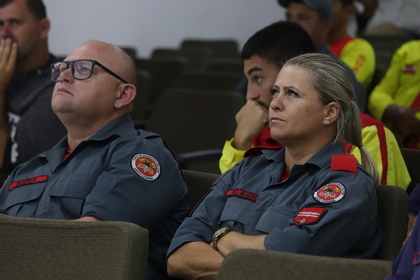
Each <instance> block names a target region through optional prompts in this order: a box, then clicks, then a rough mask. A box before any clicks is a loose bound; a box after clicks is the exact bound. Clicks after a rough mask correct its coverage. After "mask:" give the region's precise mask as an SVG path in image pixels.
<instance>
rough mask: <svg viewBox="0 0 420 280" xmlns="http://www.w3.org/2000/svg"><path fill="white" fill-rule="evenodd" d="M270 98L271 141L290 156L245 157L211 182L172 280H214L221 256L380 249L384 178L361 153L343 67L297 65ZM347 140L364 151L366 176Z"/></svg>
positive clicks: (171, 268) (369, 253)
mask: <svg viewBox="0 0 420 280" xmlns="http://www.w3.org/2000/svg"><path fill="white" fill-rule="evenodd" d="M271 93H272V96H273V99H272V101H271V104H270V109H269V118H268V119H269V126H270V134H271V137H272V138H273V139H274V140H276V141H278V142H279V143H282V144H283V145H284V148H282V149H280V150H276V149H274V150H270V149H265V150H262V151H261V153H260V154H259V155H256V156H252V157H247V158H245V159H243V160H242V161H240V162H239V163H238V164H237V165H235V167H233V168H232V169H230V170H229V171H227V172H226V173H225V174H223V175H222V176H221V177H220V179H218V180H217V181H216V182H215V183H214V185H213V187H212V189H211V191H210V192H209V193H208V194H207V196H206V197H205V198H204V199H203V200H202V202H201V203H200V204H199V205H198V207H196V209H195V211H194V212H193V213H192V214H191V216H190V217H187V218H186V219H185V220H184V221H183V222H182V224H181V226H180V227H179V228H178V230H177V232H176V234H175V236H174V238H173V239H172V242H171V245H170V248H169V250H168V254H167V256H168V273H169V275H171V276H175V277H180V278H183V279H198V278H200V277H203V278H204V277H206V279H214V277H215V275H216V273H217V271H218V269H219V267H220V265H221V263H222V261H223V259H224V257H225V256H226V255H228V254H229V253H230V252H231V251H233V250H236V249H241V248H250V249H267V250H275V251H284V252H294V253H302V254H312V255H321V256H336V257H352V258H371V257H373V256H374V254H375V253H376V251H377V250H378V248H379V245H380V243H381V235H382V234H381V229H380V224H379V217H378V201H377V194H376V188H375V183H377V182H378V180H379V176H378V173H377V170H376V164H375V162H374V161H373V159H372V156H371V155H370V154H369V152H368V151H367V150H366V149H365V148H364V147H363V145H362V136H361V126H360V119H359V117H358V114H359V110H358V108H357V105H356V104H355V102H354V101H353V97H354V91H353V84H352V80H351V77H350V74H349V72H348V70H347V69H346V67H345V66H344V63H342V62H340V61H339V60H337V59H334V58H331V57H330V56H328V55H323V54H318V53H309V54H303V55H300V56H297V57H294V58H292V59H290V60H289V61H287V62H286V63H285V64H284V65H283V67H282V69H281V70H280V73H279V75H278V77H277V79H276V81H275V84H274V86H273V87H272V91H271ZM342 141H345V142H346V143H351V144H353V145H355V146H357V147H358V148H359V149H360V152H361V154H362V159H363V160H362V162H363V164H364V165H365V166H366V169H365V168H364V167H363V166H362V165H360V164H359V163H358V162H357V160H356V158H355V157H354V156H353V155H349V154H346V153H345V150H344V147H343V144H342ZM371 174H372V175H371ZM372 176H373V177H372ZM374 178H375V179H374ZM361 193H363V194H365V195H360V194H361ZM332 236H333V237H334V238H331V237H332Z"/></svg>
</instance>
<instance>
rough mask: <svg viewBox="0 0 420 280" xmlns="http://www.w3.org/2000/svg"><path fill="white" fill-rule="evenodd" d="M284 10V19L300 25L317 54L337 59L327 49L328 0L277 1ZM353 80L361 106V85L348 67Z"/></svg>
mask: <svg viewBox="0 0 420 280" xmlns="http://www.w3.org/2000/svg"><path fill="white" fill-rule="evenodd" d="M278 3H279V4H280V5H281V6H282V7H284V8H286V19H287V20H289V21H294V22H296V23H298V24H300V25H301V26H302V27H303V29H305V30H306V32H308V34H309V36H311V38H312V40H313V41H314V44H315V47H316V49H317V51H318V52H319V53H323V54H327V55H329V56H332V57H335V58H337V56H336V55H335V54H333V53H332V52H331V50H330V49H329V47H328V34H329V32H330V30H331V27H332V18H333V8H332V5H331V2H330V0H278ZM347 68H348V70H349V72H350V75H351V78H352V80H353V86H354V92H355V94H356V95H355V101H356V103H357V104H361V100H362V98H363V97H362V94H363V92H364V90H363V88H362V85H361V84H360V83H359V81H358V80H357V79H356V76H355V74H354V72H353V70H351V68H350V67H348V66H347Z"/></svg>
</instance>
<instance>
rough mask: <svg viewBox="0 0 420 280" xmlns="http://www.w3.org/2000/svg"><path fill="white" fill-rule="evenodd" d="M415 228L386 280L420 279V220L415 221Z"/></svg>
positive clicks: (393, 263)
mask: <svg viewBox="0 0 420 280" xmlns="http://www.w3.org/2000/svg"><path fill="white" fill-rule="evenodd" d="M413 222H414V227H413V229H412V231H411V232H409V236H408V238H407V240H406V242H405V244H404V245H403V246H402V248H401V250H400V252H399V253H398V256H397V257H396V258H395V259H394V260H393V261H392V269H391V272H390V273H389V275H387V276H386V277H385V280H405V279H420V270H419V269H418V267H419V263H420V240H419V238H420V220H419V219H415V220H414V221H413Z"/></svg>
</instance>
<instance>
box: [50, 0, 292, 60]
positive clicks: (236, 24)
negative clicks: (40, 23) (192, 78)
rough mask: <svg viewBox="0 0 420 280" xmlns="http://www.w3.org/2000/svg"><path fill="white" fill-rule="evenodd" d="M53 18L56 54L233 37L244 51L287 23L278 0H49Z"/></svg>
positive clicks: (145, 50) (143, 52)
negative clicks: (99, 44)
mask: <svg viewBox="0 0 420 280" xmlns="http://www.w3.org/2000/svg"><path fill="white" fill-rule="evenodd" d="M44 3H45V5H46V6H47V13H48V18H49V19H50V20H51V31H50V35H49V46H50V49H51V52H52V53H54V54H56V55H59V56H65V55H67V54H68V53H69V52H70V51H71V50H72V49H73V48H74V47H75V46H77V45H79V44H81V43H82V42H84V41H87V40H90V39H101V40H105V41H108V42H111V43H113V44H115V45H118V46H132V47H135V48H136V49H137V52H138V53H139V56H141V57H148V56H149V55H150V54H151V51H152V50H153V49H154V48H155V47H178V46H179V44H180V42H181V41H182V39H184V38H191V37H194V38H234V39H236V40H237V41H238V43H239V46H240V47H242V46H243V44H244V43H245V41H246V40H247V39H248V38H249V36H251V35H252V34H253V33H255V32H256V31H257V30H259V29H261V28H263V27H264V26H266V25H268V24H270V23H272V22H274V21H277V20H280V19H284V10H283V9H282V8H281V7H280V6H279V5H278V4H277V1H276V0H255V1H251V0H207V1H204V0H69V1H64V0H44Z"/></svg>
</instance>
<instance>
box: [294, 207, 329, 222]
mask: <svg viewBox="0 0 420 280" xmlns="http://www.w3.org/2000/svg"><path fill="white" fill-rule="evenodd" d="M326 212H327V209H325V207H306V208H302V210H300V212H299V213H298V214H297V215H296V217H294V218H293V221H295V224H297V225H298V226H303V225H310V224H315V223H316V222H318V221H319V220H320V219H321V217H322V216H324V214H325V213H326Z"/></svg>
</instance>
